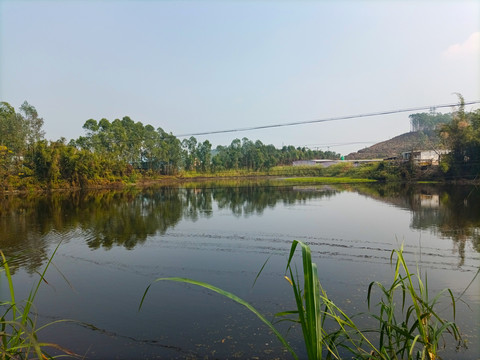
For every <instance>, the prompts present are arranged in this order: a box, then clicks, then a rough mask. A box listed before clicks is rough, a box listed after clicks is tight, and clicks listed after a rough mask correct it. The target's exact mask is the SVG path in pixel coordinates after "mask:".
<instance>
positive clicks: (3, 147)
mask: <svg viewBox="0 0 480 360" xmlns="http://www.w3.org/2000/svg"><path fill="white" fill-rule="evenodd" d="M458 97H459V105H458V107H457V109H456V110H455V111H454V112H452V113H451V114H444V115H441V114H440V115H439V114H426V113H422V114H413V115H410V121H411V124H412V129H413V130H414V131H426V132H432V131H433V132H435V134H436V135H437V137H438V138H439V139H440V141H441V146H442V147H443V148H444V149H449V150H451V152H450V153H449V154H447V155H445V156H443V157H442V159H441V161H440V164H439V165H438V166H428V167H425V166H423V167H422V166H419V165H417V164H415V163H414V162H413V161H402V160H398V159H399V158H397V160H392V159H390V160H383V161H382V160H379V161H378V162H370V163H355V162H354V161H342V160H340V159H341V155H340V154H338V153H335V152H332V151H321V150H311V149H308V148H305V147H297V148H295V147H294V146H283V147H282V148H281V149H277V148H276V147H275V146H273V145H266V144H263V143H262V142H261V141H260V140H257V141H252V140H249V139H248V138H243V139H242V140H240V139H235V140H233V141H232V143H231V144H230V145H228V146H217V147H216V148H215V149H212V145H211V143H210V142H209V141H208V140H205V141H204V142H198V141H197V139H196V138H195V137H193V136H192V137H190V138H187V139H184V140H183V141H180V139H178V138H177V137H175V136H174V135H173V134H171V133H167V132H166V131H164V130H163V129H162V128H157V129H155V128H154V127H153V126H151V125H144V124H142V123H141V122H135V121H133V120H132V119H130V118H129V117H128V116H125V117H123V118H122V119H115V120H113V121H109V120H107V119H101V120H99V121H97V120H94V119H89V120H87V121H86V122H85V124H84V126H83V129H84V131H85V135H84V136H80V137H79V138H78V139H72V140H70V141H67V140H66V139H65V138H61V139H59V140H57V141H47V140H45V139H44V131H43V130H42V127H43V123H44V120H43V118H41V117H39V115H38V113H37V111H36V109H35V107H34V106H32V105H30V104H28V103H27V102H24V103H23V104H22V105H21V106H20V108H19V111H16V110H15V109H14V108H13V107H12V106H11V105H10V104H8V103H7V102H1V103H0V192H12V191H27V192H28V191H37V190H53V189H79V188H82V189H85V188H109V187H123V186H125V185H128V184H142V183H145V182H177V181H185V180H186V179H190V180H192V179H201V178H225V177H261V176H272V177H273V176H276V177H309V178H312V177H316V178H323V179H316V180H314V181H316V182H318V181H320V182H326V181H327V180H325V178H337V179H336V180H328V182H331V181H334V182H343V181H346V179H350V180H349V181H350V182H352V181H354V182H358V181H359V179H368V180H376V181H449V180H455V181H457V180H459V181H463V180H469V181H472V180H473V181H476V180H479V179H478V175H479V173H480V110H476V111H473V112H466V111H465V106H464V99H463V97H462V96H461V95H458ZM411 150H414V149H411ZM399 155H400V154H399ZM312 159H330V160H336V161H337V162H338V163H337V164H335V165H331V166H328V167H323V166H322V165H311V166H293V162H294V161H298V160H312ZM303 181H307V180H303ZM309 181H313V180H309Z"/></svg>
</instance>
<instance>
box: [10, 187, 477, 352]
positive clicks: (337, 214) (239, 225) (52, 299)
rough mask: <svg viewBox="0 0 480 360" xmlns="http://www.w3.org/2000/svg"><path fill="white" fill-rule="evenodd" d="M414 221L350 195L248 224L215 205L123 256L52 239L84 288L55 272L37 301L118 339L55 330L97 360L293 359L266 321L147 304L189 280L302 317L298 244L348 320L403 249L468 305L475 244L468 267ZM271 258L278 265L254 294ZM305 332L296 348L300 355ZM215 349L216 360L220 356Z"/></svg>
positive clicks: (191, 290) (173, 296)
mask: <svg viewBox="0 0 480 360" xmlns="http://www.w3.org/2000/svg"><path fill="white" fill-rule="evenodd" d="M245 204H246V203H245ZM246 206H248V204H246ZM144 215H148V214H144ZM412 216H413V215H412V213H411V212H410V211H408V210H407V209H406V208H405V207H396V206H393V205H392V204H391V203H389V202H384V201H378V200H374V199H372V198H369V197H366V196H363V195H360V194H357V193H354V192H341V193H337V194H336V195H334V196H331V197H324V198H319V197H317V198H315V197H313V198H309V199H306V200H301V201H297V202H294V203H290V204H284V203H283V202H282V201H277V203H276V205H275V206H267V207H265V208H263V210H262V211H261V212H259V211H254V212H249V213H247V214H246V213H244V212H243V213H242V214H241V215H239V216H232V212H231V210H230V208H228V207H224V208H222V209H219V207H218V204H217V203H216V202H215V201H213V203H212V211H206V212H203V211H200V212H199V213H198V216H196V217H193V218H194V219H195V220H194V221H193V220H190V218H188V217H187V218H183V219H181V220H179V221H178V222H175V223H174V225H173V226H171V227H169V228H168V229H166V231H165V232H164V233H163V232H162V233H161V234H160V233H157V234H156V235H149V236H147V238H146V241H144V242H142V243H139V244H136V246H135V247H134V248H133V249H131V250H126V249H125V248H124V247H122V246H113V247H111V248H110V249H108V250H106V249H104V248H102V247H100V248H98V249H95V250H93V249H91V248H88V247H87V246H86V244H85V236H87V237H88V236H91V231H90V229H83V230H80V229H77V230H74V231H72V230H69V231H67V232H66V233H61V232H50V233H48V234H46V235H45V236H44V237H43V238H44V240H46V241H47V243H52V244H53V243H56V242H57V241H58V240H59V239H60V238H63V239H64V240H65V242H64V244H63V245H62V246H61V247H60V249H59V251H58V254H57V255H56V257H55V259H54V260H55V264H56V266H57V267H58V268H59V269H61V271H62V273H63V274H64V275H65V276H66V277H67V278H68V280H69V282H70V283H71V284H72V286H73V289H71V288H70V287H69V286H68V284H66V283H65V282H64V281H63V280H62V279H61V276H60V275H59V274H58V273H57V272H55V271H54V270H53V269H51V270H50V271H49V275H48V281H49V283H51V284H54V287H49V286H44V287H42V288H41V291H40V293H39V297H38V302H37V306H38V309H39V312H40V313H41V320H42V321H46V320H49V319H50V320H51V319H56V318H73V319H76V320H79V321H83V322H86V323H90V324H94V325H95V326H96V327H98V328H100V329H104V330H106V332H100V333H99V332H98V331H93V332H92V330H88V329H86V328H85V327H82V326H78V325H61V328H62V329H63V330H62V331H58V330H53V329H52V330H50V331H49V330H47V331H45V336H47V338H48V339H49V340H50V337H51V340H52V341H57V342H59V343H61V344H66V345H67V347H73V350H76V351H78V352H80V353H82V351H85V349H87V348H90V350H89V353H87V356H88V355H89V356H90V357H92V358H102V357H105V356H108V355H111V352H112V351H118V354H119V357H120V358H122V357H123V358H131V357H138V356H139V354H143V355H142V356H141V357H146V356H148V355H149V354H150V355H152V354H161V355H162V356H164V357H169V358H171V357H178V358H184V357H185V356H187V355H189V354H196V355H199V356H202V355H205V354H209V355H210V356H217V357H220V358H222V357H228V356H232V354H235V353H237V354H243V355H244V356H245V357H248V356H260V357H261V358H262V357H275V356H278V357H283V358H289V357H288V356H286V355H285V354H284V353H283V351H282V350H281V349H280V348H279V346H278V343H277V341H276V340H275V339H274V337H273V336H272V335H271V334H268V331H266V330H265V329H264V328H262V326H261V324H259V322H258V321H257V320H256V319H255V318H252V317H251V316H250V315H249V314H247V312H246V311H244V310H243V309H242V308H241V307H239V306H235V305H232V303H230V302H229V301H228V300H225V299H223V298H221V297H219V296H217V295H212V294H210V293H208V291H206V290H203V289H199V288H195V287H192V286H184V285H177V284H169V283H157V284H155V285H154V286H153V287H152V290H151V292H150V294H149V296H148V298H147V301H146V303H145V307H144V309H143V310H142V311H141V312H137V307H138V304H139V301H140V298H141V295H142V294H143V291H144V289H145V287H146V286H147V285H148V284H149V283H150V282H151V281H152V280H153V279H155V278H156V277H160V276H161V277H163V276H184V277H190V278H194V279H197V280H201V281H207V282H211V283H213V284H215V285H217V286H220V287H222V288H225V289H226V290H229V291H232V292H234V293H236V294H237V295H239V296H241V297H243V298H245V299H246V300H248V301H251V302H252V303H253V304H254V305H255V306H257V307H258V308H259V309H260V310H261V311H262V312H265V313H268V314H270V315H272V314H273V313H275V312H277V311H281V310H288V309H291V308H292V307H293V302H292V295H291V293H290V291H291V289H290V288H289V285H288V283H286V281H285V280H284V279H283V272H284V266H285V263H286V258H287V254H288V251H289V248H290V244H291V241H292V240H293V239H297V240H301V241H304V242H307V243H309V244H310V246H311V248H312V252H313V259H314V261H315V262H316V263H317V265H318V268H319V276H320V279H321V282H322V285H323V286H324V288H325V289H326V291H327V292H328V294H329V295H330V297H332V298H333V299H334V301H336V302H338V303H339V304H340V305H341V306H342V307H345V309H346V310H347V312H351V313H356V312H359V311H365V310H366V301H365V300H366V291H367V286H368V284H369V283H370V282H371V281H381V282H384V283H385V282H389V281H390V280H391V279H392V277H393V270H392V268H391V266H390V263H389V261H390V252H391V250H392V249H393V248H398V247H399V245H400V244H401V243H404V246H405V256H406V258H407V261H409V263H410V264H411V270H412V271H415V270H416V264H417V263H420V264H421V268H420V269H421V271H422V273H423V274H424V273H425V272H427V273H428V279H429V287H430V290H431V291H432V293H436V292H438V291H439V290H441V289H443V288H445V287H450V288H451V289H452V290H453V292H454V294H455V295H458V294H459V293H460V292H461V291H462V290H463V289H464V288H465V287H466V286H467V285H468V283H469V282H470V281H471V279H472V278H473V276H474V275H475V271H476V269H477V268H478V267H479V265H480V258H479V254H478V253H477V252H476V251H474V250H473V249H472V248H471V247H469V246H467V247H466V250H465V260H464V263H463V264H462V265H461V266H459V255H458V253H456V248H455V246H454V243H453V241H452V240H450V239H447V238H442V237H439V236H437V235H435V234H434V233H433V232H432V231H431V229H428V228H426V229H424V230H419V229H413V228H411V224H412ZM269 256H270V258H269ZM298 256H300V254H298ZM267 258H269V261H268V264H267V266H266V267H265V269H264V271H263V273H262V275H261V276H260V277H259V279H258V281H257V284H256V285H255V287H254V288H252V283H253V281H254V279H255V276H256V275H257V273H258V271H259V270H260V268H261V266H262V264H263V263H264V261H265V260H266V259H267ZM15 277H16V283H17V284H24V283H27V279H29V278H30V276H27V275H26V274H25V273H24V272H23V271H18V273H17V275H15ZM479 282H480V281H478V279H477V281H475V282H474V283H473V284H472V286H471V288H470V289H469V291H468V292H467V293H466V295H465V300H466V301H467V302H468V303H469V304H470V307H471V309H468V307H467V306H466V305H465V304H463V303H460V304H458V305H457V306H458V308H457V316H458V320H459V322H460V323H462V324H463V325H464V326H463V327H464V330H465V331H466V332H467V333H468V334H469V336H474V335H475V333H477V337H476V338H475V337H472V338H470V341H473V343H471V346H470V352H469V353H468V354H469V355H468V356H465V357H463V355H466V354H462V358H469V359H476V358H478V355H479V353H478V350H476V349H478V346H477V347H475V346H472V345H475V344H477V345H478V328H479V326H480V324H479V322H478V321H479V320H478V319H479V315H480V314H479V308H480V306H479V304H480V298H479V294H480V289H479ZM3 286H4V284H2V287H3ZM20 286H21V285H20ZM28 290H29V288H20V289H19V294H20V296H26V293H27V291H28ZM2 293H3V292H2ZM62 326H63V327H62ZM253 334H255V335H253ZM295 334H296V333H295V332H293V333H292V335H291V340H292V341H293V342H294V344H297V346H299V345H298V341H299V338H298V337H295ZM74 337H75V341H74V342H73V343H72V339H73V338H74ZM222 340H223V342H222ZM172 346H173V348H171V347H172ZM212 351H215V352H216V353H215V354H214V355H212ZM447 357H448V356H447Z"/></svg>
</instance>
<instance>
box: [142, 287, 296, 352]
mask: <svg viewBox="0 0 480 360" xmlns="http://www.w3.org/2000/svg"><path fill="white" fill-rule="evenodd" d="M159 281H174V282H180V283H186V284H192V285H197V286H200V287H203V288H205V289H208V290H211V291H213V292H216V293H218V294H220V295H223V296H225V297H227V298H229V299H231V300H233V301H235V302H236V303H238V304H240V305H243V306H245V307H246V308H247V309H248V310H250V311H251V312H252V313H254V314H255V315H256V316H257V317H258V318H259V319H260V320H262V321H263V322H264V323H265V324H266V325H267V326H268V327H269V328H270V329H271V330H272V331H273V332H274V333H275V335H276V336H277V338H278V339H279V340H280V342H281V343H282V344H283V345H284V346H285V347H286V348H287V350H288V351H289V352H290V353H291V354H292V356H293V357H294V358H295V359H298V356H297V354H295V352H294V351H293V349H292V347H291V346H290V345H289V344H288V342H287V341H286V340H285V338H284V337H283V336H282V334H280V333H279V332H278V330H277V329H276V328H275V326H273V324H272V323H271V322H270V321H268V320H267V318H265V316H263V315H262V314H260V313H259V312H258V310H257V309H255V308H254V307H253V306H252V305H250V304H249V303H248V302H246V301H245V300H243V299H241V298H239V297H238V296H236V295H235V294H232V293H230V292H228V291H225V290H222V289H220V288H218V287H216V286H213V285H210V284H208V283H205V282H201V281H196V280H192V279H186V278H179V277H169V278H158V279H156V280H155V281H154V282H153V283H152V284H150V285H148V287H147V288H146V289H145V292H144V294H143V296H142V300H141V301H140V305H139V307H138V310H140V309H141V308H142V305H143V302H144V300H145V296H147V293H148V291H149V290H150V287H151V286H152V285H153V284H154V283H156V282H159Z"/></svg>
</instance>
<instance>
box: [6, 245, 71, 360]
mask: <svg viewBox="0 0 480 360" xmlns="http://www.w3.org/2000/svg"><path fill="white" fill-rule="evenodd" d="M57 249H58V246H57V248H56V249H55V251H54V252H53V254H52V256H51V257H50V259H49V261H48V263H47V265H46V266H45V268H44V270H43V272H42V273H41V274H40V278H39V279H38V281H37V283H36V285H35V286H34V287H33V288H32V290H31V291H30V294H29V295H28V298H27V299H26V300H25V301H24V302H23V303H24V305H23V306H22V305H20V304H21V302H19V301H18V300H17V299H16V297H15V289H14V285H13V280H12V274H11V272H10V267H9V265H8V262H7V259H6V258H5V255H4V254H3V252H2V251H1V250H0V257H1V261H2V264H1V268H0V269H1V270H0V272H3V273H4V275H5V277H6V279H7V283H8V289H9V296H10V299H3V298H2V299H0V311H2V313H0V358H1V359H29V358H37V359H51V358H52V357H51V356H50V355H48V353H46V352H45V349H46V348H55V349H57V350H60V351H61V352H63V353H65V354H69V355H71V356H75V354H73V353H71V352H70V351H68V350H66V349H63V348H62V347H60V346H58V345H57V344H52V343H44V342H40V341H39V340H38V332H39V331H40V330H42V329H43V328H45V327H46V326H49V325H52V324H53V323H50V324H47V325H44V326H42V327H37V323H36V317H35V316H34V314H33V311H32V307H33V306H34V305H33V302H34V300H35V297H36V295H37V293H38V290H39V288H40V285H41V284H42V283H43V282H46V281H45V274H46V272H47V269H48V268H49V266H50V264H51V261H52V259H53V256H54V255H55V253H56V251H57Z"/></svg>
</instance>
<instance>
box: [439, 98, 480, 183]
mask: <svg viewBox="0 0 480 360" xmlns="http://www.w3.org/2000/svg"><path fill="white" fill-rule="evenodd" d="M457 96H458V98H459V105H458V107H457V110H456V111H455V112H454V113H453V114H452V121H451V122H450V123H447V124H444V125H443V126H442V127H441V128H440V136H441V138H442V140H443V142H444V144H445V145H446V147H447V148H448V149H450V150H451V151H452V152H451V153H450V154H449V155H448V156H447V161H448V172H449V174H450V175H453V176H472V177H477V176H478V175H479V173H480V110H476V111H474V112H471V113H467V112H465V100H464V98H463V96H462V95H461V94H457Z"/></svg>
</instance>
